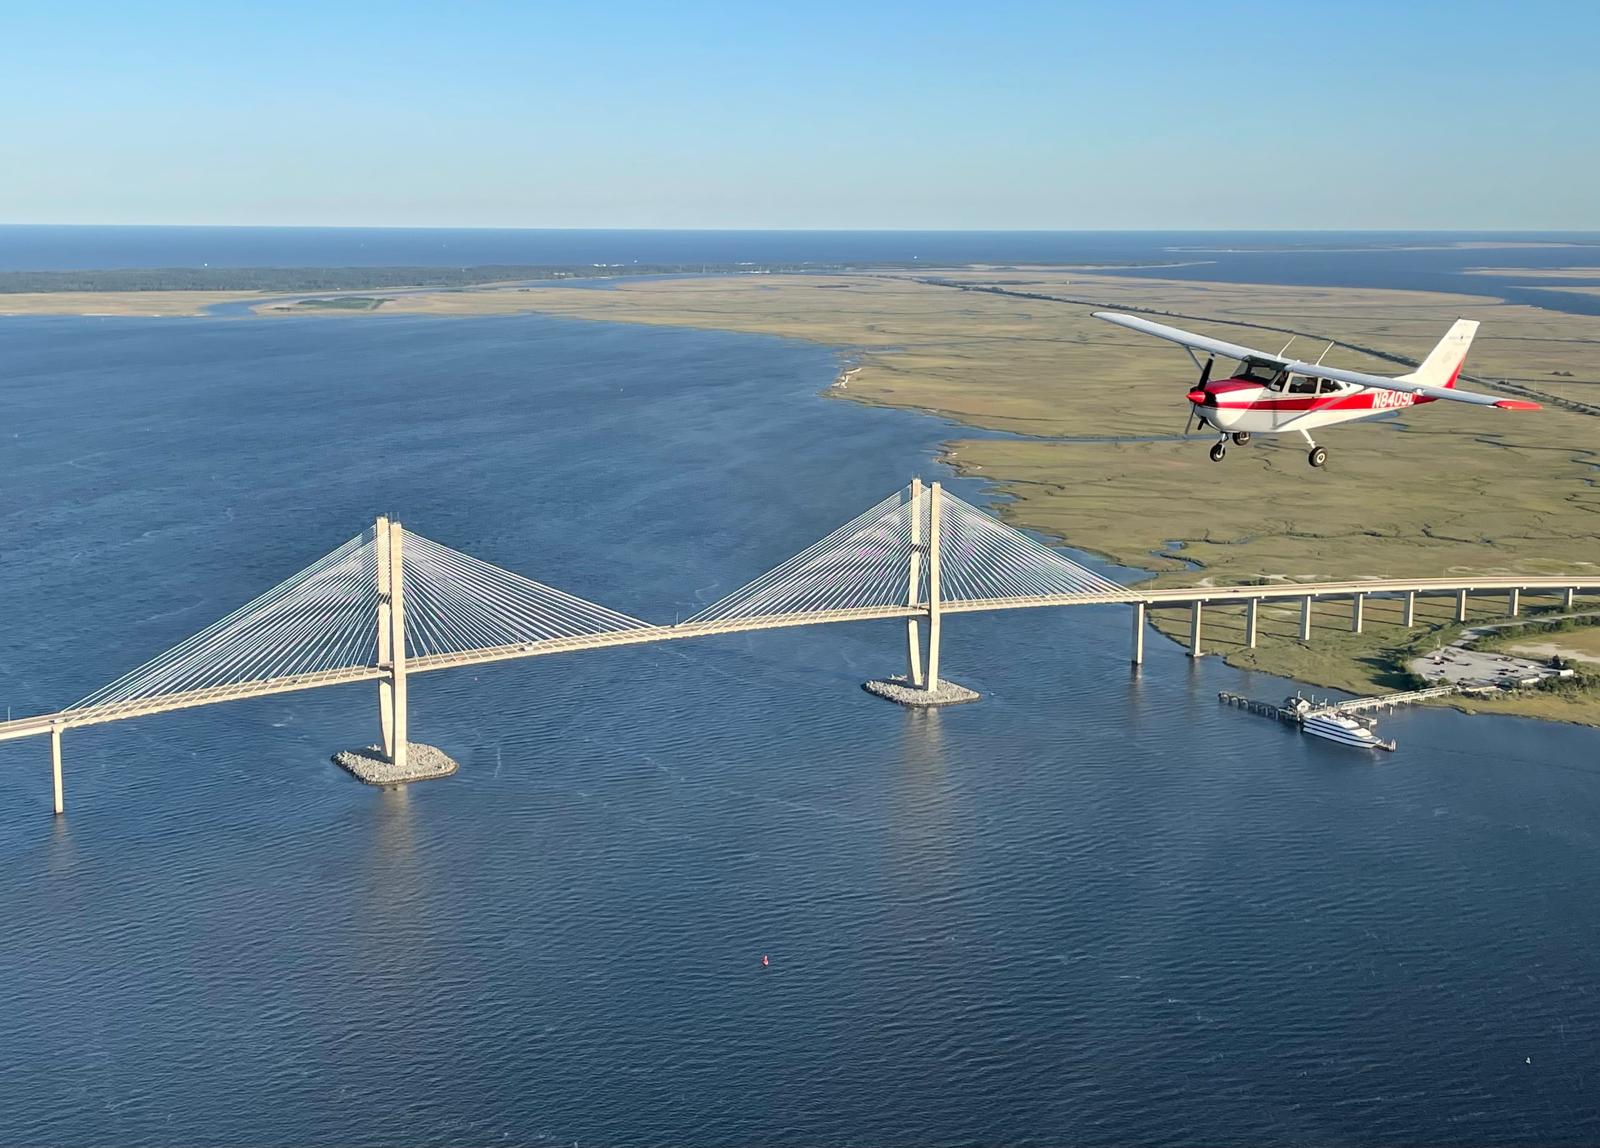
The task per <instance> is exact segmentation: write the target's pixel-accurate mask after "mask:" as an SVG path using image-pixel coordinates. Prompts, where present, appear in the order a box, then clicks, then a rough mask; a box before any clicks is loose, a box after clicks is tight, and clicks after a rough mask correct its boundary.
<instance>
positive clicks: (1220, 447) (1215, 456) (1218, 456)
mask: <svg viewBox="0 0 1600 1148" xmlns="http://www.w3.org/2000/svg"><path fill="white" fill-rule="evenodd" d="M1227 453H1228V444H1227V443H1225V442H1219V443H1217V444H1215V445H1214V446H1212V448H1211V461H1212V462H1221V461H1222V456H1223V455H1225V454H1227Z"/></svg>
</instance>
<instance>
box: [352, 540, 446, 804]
mask: <svg viewBox="0 0 1600 1148" xmlns="http://www.w3.org/2000/svg"><path fill="white" fill-rule="evenodd" d="M373 556H374V558H375V560H376V565H377V568H378V611H377V624H378V635H377V637H378V666H379V667H380V668H387V669H388V671H389V673H388V675H387V676H386V677H383V678H379V679H378V726H379V734H380V737H381V744H380V745H375V746H372V747H370V748H369V749H364V750H363V749H346V750H341V751H340V752H338V753H336V754H334V755H333V760H334V763H335V764H337V765H340V766H342V767H343V768H345V769H347V770H349V771H350V772H351V773H353V774H355V776H356V777H357V778H359V779H360V780H362V781H364V782H366V783H367V784H368V785H384V786H392V785H404V784H406V783H407V782H412V781H426V780H427V779H429V778H433V777H448V776H449V775H450V774H452V773H454V772H455V771H456V770H457V769H458V768H460V766H459V764H458V763H457V762H456V761H455V760H454V759H453V758H451V757H449V756H448V755H447V754H445V752H444V751H443V750H440V749H438V748H436V747H434V746H431V745H422V744H420V743H414V742H412V741H411V740H410V737H409V730H408V729H407V721H406V701H407V698H406V693H407V690H406V585H405V527H403V526H402V525H401V524H400V523H398V522H391V521H389V520H388V519H387V518H380V519H378V520H377V522H375V523H374V524H373Z"/></svg>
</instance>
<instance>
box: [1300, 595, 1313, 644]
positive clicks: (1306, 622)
mask: <svg viewBox="0 0 1600 1148" xmlns="http://www.w3.org/2000/svg"><path fill="white" fill-rule="evenodd" d="M1300 640H1301V641H1302V642H1309V641H1310V640H1311V595H1310V594H1307V595H1306V596H1305V597H1304V598H1302V599H1300Z"/></svg>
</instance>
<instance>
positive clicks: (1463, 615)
mask: <svg viewBox="0 0 1600 1148" xmlns="http://www.w3.org/2000/svg"><path fill="white" fill-rule="evenodd" d="M1466 620H1467V592H1466V591H1465V590H1457V591H1456V621H1458V622H1465V621H1466Z"/></svg>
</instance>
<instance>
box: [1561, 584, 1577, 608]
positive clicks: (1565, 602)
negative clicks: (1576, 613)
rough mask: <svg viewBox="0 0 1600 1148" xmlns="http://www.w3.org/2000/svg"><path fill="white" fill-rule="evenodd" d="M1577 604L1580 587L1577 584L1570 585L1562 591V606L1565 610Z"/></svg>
mask: <svg viewBox="0 0 1600 1148" xmlns="http://www.w3.org/2000/svg"><path fill="white" fill-rule="evenodd" d="M1577 604H1578V588H1577V587H1576V586H1568V587H1567V588H1566V589H1565V590H1563V591H1561V608H1562V609H1563V610H1570V609H1572V608H1573V607H1574V606H1575V605H1577Z"/></svg>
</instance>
